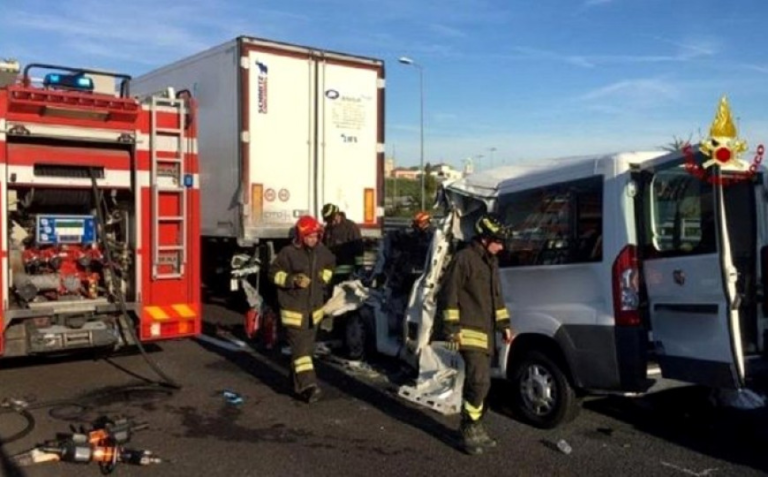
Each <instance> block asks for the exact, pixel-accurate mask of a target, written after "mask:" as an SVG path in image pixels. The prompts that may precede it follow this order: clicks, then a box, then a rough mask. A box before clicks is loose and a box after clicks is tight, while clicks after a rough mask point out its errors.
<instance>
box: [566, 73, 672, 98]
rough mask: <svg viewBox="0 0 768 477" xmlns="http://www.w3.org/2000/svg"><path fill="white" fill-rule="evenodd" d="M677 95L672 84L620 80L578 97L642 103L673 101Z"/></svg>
mask: <svg viewBox="0 0 768 477" xmlns="http://www.w3.org/2000/svg"><path fill="white" fill-rule="evenodd" d="M678 94H679V91H678V88H677V87H676V86H675V85H673V84H672V83H669V82H666V81H663V80H657V79H639V80H622V81H617V82H615V83H611V84H609V85H607V86H603V87H600V88H597V89H594V90H592V91H589V92H587V93H585V94H583V95H581V96H580V97H579V99H580V100H582V101H598V100H605V99H608V98H611V99H617V98H618V99H630V100H633V101H635V102H643V101H646V100H648V99H655V98H664V99H675V98H676V97H677V96H678Z"/></svg>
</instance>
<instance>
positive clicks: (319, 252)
mask: <svg viewBox="0 0 768 477" xmlns="http://www.w3.org/2000/svg"><path fill="white" fill-rule="evenodd" d="M322 232H323V227H322V225H321V224H320V222H318V221H317V220H316V219H315V218H314V217H310V216H303V217H301V218H299V220H298V221H297V222H296V227H295V233H294V238H293V241H292V243H290V244H289V245H286V246H285V247H283V248H282V249H281V250H280V252H279V253H278V254H277V258H276V259H275V261H274V262H273V263H272V266H271V267H270V269H269V279H270V281H272V283H274V284H275V285H277V290H278V291H277V299H278V303H279V305H280V321H281V323H282V325H283V327H284V328H285V330H286V333H287V335H288V344H289V345H290V347H291V374H292V376H293V389H294V392H295V393H296V395H297V396H298V397H299V398H301V399H303V400H305V401H306V402H309V403H311V402H314V401H317V400H318V399H319V397H320V388H319V387H318V385H317V378H316V376H315V370H314V364H313V362H312V354H313V352H314V348H315V337H316V335H317V328H318V325H319V324H320V322H321V321H322V319H323V304H324V303H325V297H324V295H325V288H326V287H327V286H328V284H329V283H330V282H331V279H332V277H333V269H334V267H335V265H336V260H335V257H334V256H333V254H332V253H331V252H330V251H329V250H328V248H326V247H325V246H324V245H323V244H322V243H321V242H320V236H321V235H322Z"/></svg>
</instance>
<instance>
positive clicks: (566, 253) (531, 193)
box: [497, 176, 603, 267]
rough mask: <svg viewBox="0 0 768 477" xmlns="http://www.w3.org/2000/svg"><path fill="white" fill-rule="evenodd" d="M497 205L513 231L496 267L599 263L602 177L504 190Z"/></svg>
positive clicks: (601, 247) (600, 257) (601, 229)
mask: <svg viewBox="0 0 768 477" xmlns="http://www.w3.org/2000/svg"><path fill="white" fill-rule="evenodd" d="M498 204H499V205H498V209H497V210H498V212H499V214H500V215H501V216H502V218H503V219H504V221H505V223H506V225H507V226H508V227H510V229H511V231H512V238H511V239H510V242H509V243H508V244H507V247H506V249H505V251H504V252H502V254H501V255H500V257H499V265H500V266H501V267H514V266H518V267H522V266H532V265H561V264H569V263H589V262H600V261H602V258H603V244H602V236H603V177H602V176H594V177H590V178H588V179H580V180H577V181H570V182H563V183H559V184H554V185H551V186H547V187H543V188H536V189H530V190H526V191H520V192H514V193H509V194H505V195H502V196H500V197H499V201H498Z"/></svg>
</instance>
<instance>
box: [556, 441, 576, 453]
mask: <svg viewBox="0 0 768 477" xmlns="http://www.w3.org/2000/svg"><path fill="white" fill-rule="evenodd" d="M557 448H558V449H559V450H560V452H562V453H563V454H565V455H570V454H571V452H573V449H572V448H571V446H570V444H568V442H566V440H565V439H560V440H559V441H557Z"/></svg>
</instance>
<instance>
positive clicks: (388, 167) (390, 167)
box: [384, 157, 395, 177]
mask: <svg viewBox="0 0 768 477" xmlns="http://www.w3.org/2000/svg"><path fill="white" fill-rule="evenodd" d="M394 170H395V159H394V158H393V157H388V158H386V159H384V177H394V176H393V175H392V172H393V171H394Z"/></svg>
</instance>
